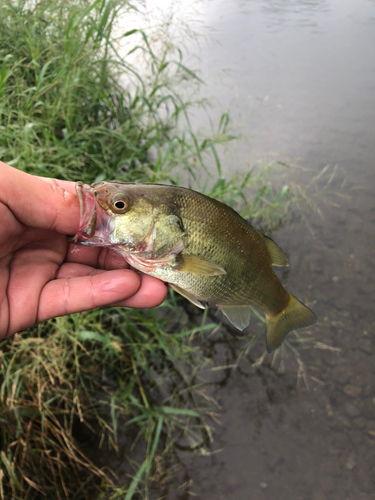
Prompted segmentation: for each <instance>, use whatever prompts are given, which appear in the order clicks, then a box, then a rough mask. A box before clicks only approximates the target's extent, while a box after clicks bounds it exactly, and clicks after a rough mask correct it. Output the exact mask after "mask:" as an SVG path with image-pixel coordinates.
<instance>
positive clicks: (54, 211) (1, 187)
mask: <svg viewBox="0 0 375 500" xmlns="http://www.w3.org/2000/svg"><path fill="white" fill-rule="evenodd" d="M63 186H64V187H63ZM74 186H75V183H74V182H72V183H68V181H64V182H62V181H58V180H56V179H43V178H41V177H36V176H33V175H29V174H26V173H25V172H21V171H20V170H17V169H15V168H12V167H10V166H9V165H6V164H5V163H2V162H0V201H2V202H3V203H4V204H6V205H7V206H8V207H9V208H10V210H11V211H12V212H13V213H14V214H15V216H16V217H17V219H18V220H19V221H20V222H21V223H22V224H25V225H27V226H31V227H38V228H44V229H53V230H55V231H58V232H60V233H63V234H75V233H76V232H77V230H78V226H79V202H78V197H77V196H76V194H75V193H74ZM67 188H69V190H67Z"/></svg>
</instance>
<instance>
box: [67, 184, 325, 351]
mask: <svg viewBox="0 0 375 500" xmlns="http://www.w3.org/2000/svg"><path fill="white" fill-rule="evenodd" d="M76 192H77V195H78V199H79V203H80V224H79V229H78V231H77V233H76V235H75V236H74V237H73V238H72V242H73V243H75V244H79V245H86V246H101V247H109V248H111V249H113V250H114V251H115V252H116V253H118V254H119V255H121V256H122V257H124V258H125V259H126V261H127V262H128V263H129V264H130V266H132V267H133V268H135V269H137V270H139V271H141V272H143V273H146V274H148V275H151V276H154V277H156V278H158V279H160V280H162V281H164V282H165V283H167V284H169V285H170V286H171V287H172V288H173V290H175V291H176V292H178V293H179V294H181V295H182V296H183V297H185V298H186V299H188V300H189V301H190V302H192V303H193V304H194V305H196V306H197V307H200V308H203V309H204V308H205V305H204V304H205V303H214V304H216V306H217V307H218V308H219V309H220V310H221V311H222V312H223V313H224V315H225V316H226V317H227V318H228V320H229V321H230V322H231V323H232V324H233V325H234V326H235V327H236V328H237V329H238V330H244V329H245V328H246V327H247V326H248V324H249V322H250V317H251V307H256V308H258V309H260V310H262V311H263V313H264V315H265V323H266V329H267V334H266V347H267V350H268V351H269V352H273V351H275V350H276V349H277V348H278V347H279V346H280V345H281V343H282V342H283V340H284V339H285V337H286V335H287V334H288V333H289V332H290V331H292V330H296V329H299V328H305V327H308V326H310V325H312V324H314V323H315V322H316V316H315V314H314V313H313V312H312V311H311V310H310V309H309V308H308V307H307V306H306V305H305V304H303V303H302V302H301V301H299V300H298V299H297V298H296V297H294V296H293V295H291V294H289V293H288V292H287V291H286V290H285V289H284V287H283V285H282V284H281V282H280V281H279V279H278V277H277V276H276V274H275V272H274V270H273V269H272V267H273V266H279V267H284V266H288V265H289V263H288V260H287V258H286V256H285V254H284V253H283V251H282V250H281V248H280V247H279V246H278V245H277V244H276V243H275V242H274V241H273V240H272V239H270V238H268V237H267V236H265V235H263V234H262V233H261V232H259V231H258V230H257V229H255V228H254V227H253V226H252V225H251V224H249V223H248V222H247V221H246V220H245V219H243V218H242V217H241V216H240V215H239V214H238V213H237V212H236V211H235V210H233V209H232V208H231V207H229V206H227V205H225V204H224V203H221V202H220V201H218V200H215V199H213V198H210V197H208V196H206V195H204V194H201V193H199V192H197V191H194V190H192V189H188V188H185V187H180V186H171V185H164V184H141V183H127V182H121V181H103V182H99V183H95V184H92V185H91V186H89V185H86V184H83V183H82V182H80V181H79V182H77V183H76Z"/></svg>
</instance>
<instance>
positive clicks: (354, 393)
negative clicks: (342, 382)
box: [344, 384, 362, 398]
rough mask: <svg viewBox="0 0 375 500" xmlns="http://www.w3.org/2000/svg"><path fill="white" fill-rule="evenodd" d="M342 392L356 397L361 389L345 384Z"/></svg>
mask: <svg viewBox="0 0 375 500" xmlns="http://www.w3.org/2000/svg"><path fill="white" fill-rule="evenodd" d="M344 392H345V394H346V395H347V396H351V397H352V398H356V397H357V396H359V395H360V394H361V392H362V389H361V388H360V387H357V386H355V385H350V384H348V385H346V386H345V387H344Z"/></svg>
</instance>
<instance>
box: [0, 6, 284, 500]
mask: <svg viewBox="0 0 375 500" xmlns="http://www.w3.org/2000/svg"><path fill="white" fill-rule="evenodd" d="M132 11H133V7H132V6H131V5H130V4H129V3H127V2H126V1H113V0H95V1H91V2H82V1H80V2H78V1H77V0H49V1H43V0H42V1H40V2H38V3H36V2H29V1H26V0H20V1H17V2H12V1H10V0H9V1H8V0H0V12H1V16H0V157H1V159H2V160H3V161H4V162H6V163H8V164H10V165H13V166H14V167H16V168H19V169H22V170H24V171H26V172H30V173H32V174H37V175H43V176H50V177H58V178H61V179H68V180H78V179H80V180H83V181H84V182H87V183H91V182H94V181H98V180H103V179H107V180H110V179H114V178H117V179H122V180H126V181H149V182H160V181H163V182H174V181H173V179H176V176H178V173H179V172H180V173H181V172H183V174H184V178H186V179H188V181H189V183H190V184H191V185H192V186H193V187H197V188H199V189H200V190H202V191H205V192H207V193H208V194H209V195H210V196H213V197H216V198H219V199H222V200H223V201H225V202H226V203H228V204H230V205H233V206H236V207H242V209H243V215H244V216H246V217H249V216H253V217H257V218H262V220H263V221H268V222H267V223H268V225H270V226H276V225H277V224H279V223H280V220H281V216H282V213H283V212H282V211H280V210H281V209H282V208H283V209H284V210H285V207H287V206H288V203H289V201H288V200H289V198H288V197H289V194H290V188H289V187H288V186H287V185H282V186H281V187H280V189H278V190H275V189H273V188H271V187H270V186H269V184H268V183H267V181H266V180H265V179H266V175H267V173H268V172H269V171H271V167H272V165H269V166H267V167H265V168H264V169H263V170H262V171H261V172H259V171H255V170H251V171H250V172H249V173H248V175H247V176H246V178H245V179H242V180H241V181H240V182H234V181H233V180H228V179H225V178H224V177H223V176H222V172H221V165H220V155H219V149H220V146H221V145H222V144H224V143H226V142H228V141H230V140H232V139H233V136H231V135H230V133H229V132H228V125H229V117H228V115H226V114H224V115H223V116H222V118H221V120H220V122H219V124H218V126H217V130H216V131H215V133H212V134H211V135H210V136H207V137H203V138H202V137H199V136H197V135H196V134H195V133H194V131H193V130H192V127H191V125H190V121H189V109H190V107H191V106H193V105H197V104H198V103H193V102H187V101H186V100H184V99H182V98H181V97H180V95H179V93H178V88H179V85H180V84H181V82H182V81H186V80H188V81H190V82H199V78H198V76H197V75H196V74H195V73H194V71H192V70H191V69H189V68H187V67H186V66H185V65H184V62H183V57H182V51H181V50H180V49H179V47H176V46H175V45H173V43H171V41H170V39H169V38H168V43H165V44H163V43H161V44H160V43H156V45H155V43H154V42H151V41H150V40H151V39H152V40H153V37H150V33H149V32H147V30H146V31H138V30H133V29H132V27H131V26H129V29H128V30H127V31H126V32H121V31H119V30H116V31H115V30H114V27H115V23H116V20H117V19H118V15H119V13H121V15H122V16H127V15H130V14H131V13H132ZM165 29H166V30H167V29H168V27H167V26H166V27H165ZM115 32H116V33H117V35H116V36H117V39H115V37H114V33H115ZM119 39H123V40H124V39H125V40H126V41H127V42H128V43H127V45H126V46H127V47H128V54H127V55H126V56H125V57H123V56H120V55H119V53H118V50H117V49H118V42H119V41H120V40H119ZM138 53H139V54H140V56H142V61H143V66H144V67H146V68H147V71H146V72H144V71H140V69H139V68H137V67H135V66H133V65H132V64H131V63H130V62H129V60H130V59H129V58H132V57H134V54H136V55H137V54H138ZM120 80H121V81H125V85H123V86H121V85H120V83H119V82H120ZM151 150H152V151H154V153H155V154H154V155H153V156H152V155H150V151H151ZM212 164H213V165H215V168H216V171H215V176H216V178H214V177H215V176H214V177H213V175H212V171H210V175H209V177H210V179H211V182H210V183H209V184H207V185H206V184H205V183H204V182H202V181H201V179H202V173H204V174H205V175H204V176H203V177H205V178H207V177H208V175H207V172H208V168H209V167H208V165H212ZM248 194H250V195H251V199H252V202H251V203H250V204H249V203H248V202H247V199H248V196H247V195H248ZM183 303H184V302H183V300H182V299H180V298H177V297H176V296H175V295H174V294H173V292H171V293H170V296H169V298H168V300H167V301H166V302H165V304H164V306H163V307H161V308H158V309H156V310H150V311H138V310H124V309H119V308H112V309H102V310H96V311H92V312H88V313H82V314H75V315H72V316H69V317H63V318H57V319H55V320H50V321H47V322H45V323H43V324H40V325H37V326H35V327H34V328H31V329H29V330H28V331H27V332H22V333H21V334H18V335H16V336H15V337H14V338H12V339H9V340H7V341H4V342H3V343H2V344H1V345H0V401H1V408H0V422H1V427H0V460H1V467H0V499H1V500H4V499H7V498H13V499H15V500H16V499H22V500H26V499H27V500H29V499H39V498H46V497H47V498H57V499H59V500H60V499H81V498H82V499H83V498H84V499H86V498H87V499H88V498H93V496H94V497H95V498H112V499H115V498H125V499H126V500H130V499H131V498H140V497H139V496H137V495H139V494H141V497H142V498H149V496H150V494H149V488H150V485H156V486H157V484H158V482H160V478H163V477H165V476H166V475H167V463H168V461H169V460H170V459H173V454H174V447H175V445H176V443H179V442H183V443H184V446H186V447H190V448H191V449H196V448H200V447H204V446H206V445H207V443H208V442H209V434H210V433H209V422H210V420H209V417H208V414H209V410H210V408H209V403H208V402H207V400H206V399H205V398H204V395H203V394H202V391H201V380H200V373H202V369H203V368H204V367H207V366H209V365H210V361H209V360H207V359H205V357H204V353H203V351H202V349H201V348H200V347H199V342H198V341H197V339H198V340H200V339H204V338H205V336H206V335H208V334H210V333H212V332H217V331H218V326H217V321H215V322H210V320H209V317H208V315H207V310H206V311H205V313H204V314H203V316H202V314H201V312H193V313H192V312H191V311H192V309H191V307H190V306H189V305H188V306H187V307H186V308H185V307H183V306H182V304H183ZM197 318H198V320H197ZM219 330H220V328H219ZM125 438H126V439H127V442H128V443H129V442H130V443H131V446H129V447H128V448H127V449H126V459H127V460H128V468H127V474H125V475H124V476H123V477H116V476H115V475H114V474H113V472H112V471H111V470H110V469H109V467H106V466H105V465H106V464H104V465H103V463H101V462H100V460H98V457H99V456H100V455H103V456H105V454H106V453H107V450H115V451H120V448H121V446H122V445H121V442H122V441H123V440H124V439H125ZM120 441H121V442H120ZM98 450H102V451H99V452H98ZM139 456H141V459H139ZM134 457H138V458H134Z"/></svg>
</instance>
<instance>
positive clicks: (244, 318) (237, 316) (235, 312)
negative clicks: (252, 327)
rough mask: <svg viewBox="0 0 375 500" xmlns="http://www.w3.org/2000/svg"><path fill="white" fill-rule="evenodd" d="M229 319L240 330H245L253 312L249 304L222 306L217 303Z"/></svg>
mask: <svg viewBox="0 0 375 500" xmlns="http://www.w3.org/2000/svg"><path fill="white" fill-rule="evenodd" d="M216 305H217V307H218V308H219V309H220V311H222V312H223V313H224V314H225V316H226V317H227V318H228V319H229V321H230V322H231V323H232V324H233V325H234V326H235V327H236V328H238V329H239V330H244V329H245V328H246V327H247V325H248V324H249V323H250V318H251V312H250V308H249V306H221V305H220V304H216Z"/></svg>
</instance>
